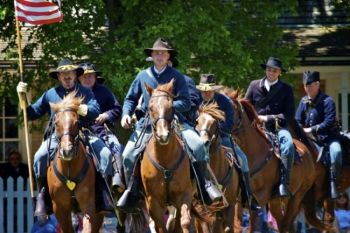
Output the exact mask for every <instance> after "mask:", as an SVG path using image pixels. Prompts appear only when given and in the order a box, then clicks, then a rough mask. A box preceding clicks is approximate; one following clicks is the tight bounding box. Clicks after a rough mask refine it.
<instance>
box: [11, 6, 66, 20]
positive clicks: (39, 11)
mask: <svg viewBox="0 0 350 233" xmlns="http://www.w3.org/2000/svg"><path fill="white" fill-rule="evenodd" d="M14 1H15V10H16V17H17V20H19V21H21V22H26V23H31V24H36V25H40V24H50V23H56V22H60V21H62V19H63V14H62V12H61V11H60V9H59V7H58V6H57V5H55V4H54V3H51V2H48V1H46V0H14Z"/></svg>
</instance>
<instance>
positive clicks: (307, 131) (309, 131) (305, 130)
mask: <svg viewBox="0 0 350 233" xmlns="http://www.w3.org/2000/svg"><path fill="white" fill-rule="evenodd" d="M303 130H304V132H305V133H311V132H312V129H311V128H304V129H303Z"/></svg>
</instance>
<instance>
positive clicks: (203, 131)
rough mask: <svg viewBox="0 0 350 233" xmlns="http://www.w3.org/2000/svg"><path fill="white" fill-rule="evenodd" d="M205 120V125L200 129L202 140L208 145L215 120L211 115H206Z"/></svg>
mask: <svg viewBox="0 0 350 233" xmlns="http://www.w3.org/2000/svg"><path fill="white" fill-rule="evenodd" d="M203 119H204V120H203V122H204V124H203V125H202V126H201V127H200V137H201V138H202V140H203V141H204V143H206V142H207V141H210V138H209V137H210V136H209V130H210V128H211V125H212V122H213V120H214V118H213V117H212V116H210V115H209V114H204V115H203Z"/></svg>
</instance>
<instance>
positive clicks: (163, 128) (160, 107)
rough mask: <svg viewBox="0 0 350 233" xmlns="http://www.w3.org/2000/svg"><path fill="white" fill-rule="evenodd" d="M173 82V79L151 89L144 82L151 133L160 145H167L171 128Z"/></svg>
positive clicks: (172, 117)
mask: <svg viewBox="0 0 350 233" xmlns="http://www.w3.org/2000/svg"><path fill="white" fill-rule="evenodd" d="M173 84H174V79H172V80H171V81H170V82H169V83H167V84H163V85H159V86H158V87H157V88H156V89H152V88H151V87H150V86H148V85H147V84H145V87H146V89H147V91H148V93H149V95H150V100H149V104H148V113H149V117H150V119H151V122H152V130H153V134H154V136H155V138H156V140H157V142H158V143H159V144H161V145H167V144H168V143H169V139H170V133H171V131H172V129H173V127H172V121H173V119H174V108H173V99H174V95H173V94H172V92H173Z"/></svg>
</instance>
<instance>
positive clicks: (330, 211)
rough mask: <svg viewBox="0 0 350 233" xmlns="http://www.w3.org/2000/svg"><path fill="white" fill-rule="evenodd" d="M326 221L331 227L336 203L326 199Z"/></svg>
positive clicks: (324, 206) (324, 205) (324, 204)
mask: <svg viewBox="0 0 350 233" xmlns="http://www.w3.org/2000/svg"><path fill="white" fill-rule="evenodd" d="M323 208H324V221H325V223H328V224H330V225H332V224H333V222H334V201H332V200H329V199H326V200H324V201H323Z"/></svg>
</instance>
